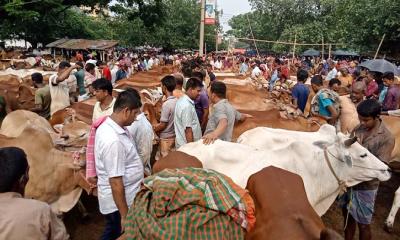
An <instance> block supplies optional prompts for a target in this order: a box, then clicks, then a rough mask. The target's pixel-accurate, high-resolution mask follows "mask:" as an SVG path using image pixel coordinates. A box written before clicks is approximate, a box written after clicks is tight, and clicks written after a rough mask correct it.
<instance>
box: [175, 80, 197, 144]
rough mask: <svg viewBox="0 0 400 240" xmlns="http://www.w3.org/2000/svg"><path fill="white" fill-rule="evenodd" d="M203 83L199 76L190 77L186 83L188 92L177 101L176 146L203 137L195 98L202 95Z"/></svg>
mask: <svg viewBox="0 0 400 240" xmlns="http://www.w3.org/2000/svg"><path fill="white" fill-rule="evenodd" d="M202 88H203V84H202V83H201V81H200V80H199V79H197V78H190V79H189V80H188V81H187V83H186V94H185V95H183V96H182V97H181V98H180V99H179V100H178V101H177V102H176V107H175V113H174V128H175V134H176V137H175V146H176V149H179V147H181V146H182V145H184V144H186V143H189V142H195V141H198V140H200V138H201V127H200V122H199V118H198V117H197V114H196V110H195V107H194V100H195V99H196V98H197V97H198V96H199V95H200V92H201V89H202Z"/></svg>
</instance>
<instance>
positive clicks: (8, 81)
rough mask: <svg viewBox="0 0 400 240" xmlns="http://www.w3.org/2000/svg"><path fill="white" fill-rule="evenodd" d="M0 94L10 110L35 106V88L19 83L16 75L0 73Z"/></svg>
mask: <svg viewBox="0 0 400 240" xmlns="http://www.w3.org/2000/svg"><path fill="white" fill-rule="evenodd" d="M0 96H3V97H4V98H5V99H6V101H7V105H8V107H9V108H10V110H11V111H13V110H17V109H31V108H33V107H34V106H35V89H33V88H32V87H31V86H29V85H26V84H22V83H20V77H18V76H16V75H11V74H10V75H0Z"/></svg>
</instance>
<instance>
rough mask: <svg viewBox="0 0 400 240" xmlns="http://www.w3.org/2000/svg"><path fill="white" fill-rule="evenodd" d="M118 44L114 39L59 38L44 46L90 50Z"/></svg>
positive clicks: (103, 48)
mask: <svg viewBox="0 0 400 240" xmlns="http://www.w3.org/2000/svg"><path fill="white" fill-rule="evenodd" d="M116 45H118V41H114V40H88V39H65V38H63V39H59V40H57V41H55V42H52V43H49V44H47V45H46V47H55V48H64V49H74V50H83V49H92V50H105V49H108V48H112V47H115V46H116Z"/></svg>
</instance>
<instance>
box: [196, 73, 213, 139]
mask: <svg viewBox="0 0 400 240" xmlns="http://www.w3.org/2000/svg"><path fill="white" fill-rule="evenodd" d="M192 77H194V78H197V79H199V80H200V81H201V83H202V84H203V86H204V77H205V73H203V72H193V73H192ZM209 101H210V100H209V99H208V95H207V90H206V88H205V87H203V88H202V89H201V92H200V95H199V96H198V97H197V98H196V99H195V100H194V107H195V108H196V113H197V117H198V118H199V122H200V126H201V130H202V132H204V130H205V129H206V127H207V121H208V114H209V113H210V110H209V108H210V102H209Z"/></svg>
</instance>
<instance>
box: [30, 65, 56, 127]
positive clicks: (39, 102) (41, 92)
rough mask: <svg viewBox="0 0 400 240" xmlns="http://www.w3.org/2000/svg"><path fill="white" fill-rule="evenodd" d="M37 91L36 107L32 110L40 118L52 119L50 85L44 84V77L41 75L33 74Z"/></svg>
mask: <svg viewBox="0 0 400 240" xmlns="http://www.w3.org/2000/svg"><path fill="white" fill-rule="evenodd" d="M31 78H32V81H33V85H34V87H35V88H37V90H36V91H35V107H34V108H33V109H31V111H32V112H36V113H37V114H39V116H41V117H44V118H46V119H47V120H48V119H50V105H51V95H50V87H49V85H44V84H43V75H42V74H41V73H33V74H32V75H31Z"/></svg>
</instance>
